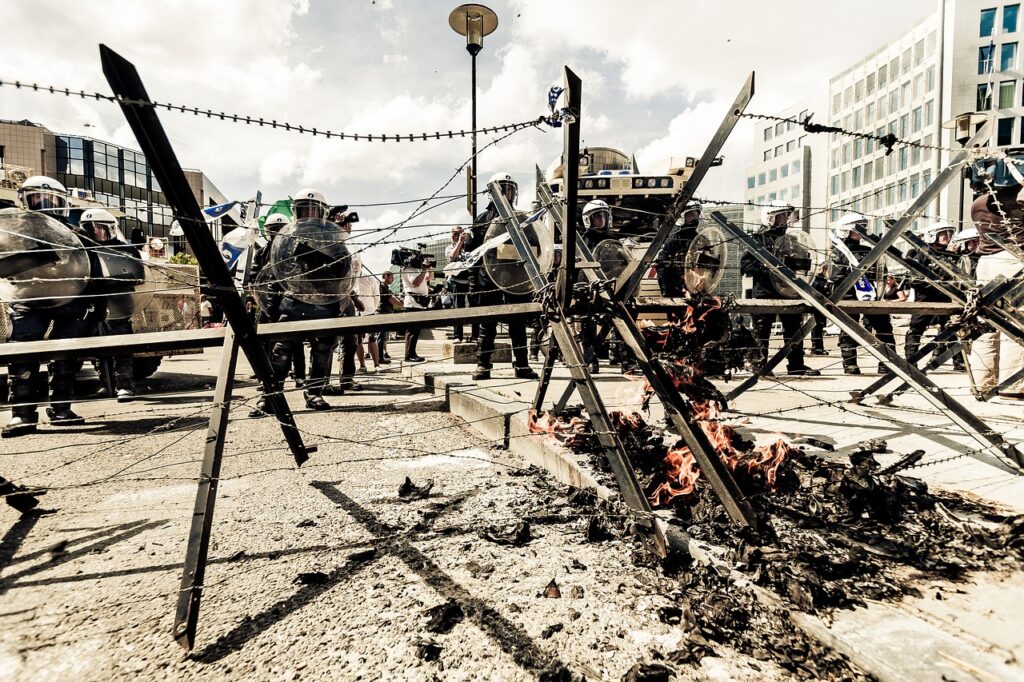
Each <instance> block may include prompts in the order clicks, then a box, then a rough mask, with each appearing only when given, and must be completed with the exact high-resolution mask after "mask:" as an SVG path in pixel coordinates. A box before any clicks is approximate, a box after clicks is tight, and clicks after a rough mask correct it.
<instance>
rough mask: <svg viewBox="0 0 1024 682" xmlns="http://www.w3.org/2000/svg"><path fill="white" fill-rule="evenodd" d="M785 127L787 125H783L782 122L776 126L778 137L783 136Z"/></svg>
mask: <svg viewBox="0 0 1024 682" xmlns="http://www.w3.org/2000/svg"><path fill="white" fill-rule="evenodd" d="M784 125H785V124H784V123H782V122H781V121H780V122H779V123H776V124H775V134H776V135H781V134H782V131H783V130H784V128H783V126H784Z"/></svg>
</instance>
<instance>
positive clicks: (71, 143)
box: [57, 135, 116, 175]
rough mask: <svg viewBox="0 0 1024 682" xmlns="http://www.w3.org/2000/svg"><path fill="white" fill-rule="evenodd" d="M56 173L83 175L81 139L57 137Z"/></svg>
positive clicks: (83, 149) (82, 146)
mask: <svg viewBox="0 0 1024 682" xmlns="http://www.w3.org/2000/svg"><path fill="white" fill-rule="evenodd" d="M115 168H116V166H115ZM57 172H58V173H64V174H67V175H85V145H84V140H82V138H80V137H67V136H65V135H58V136H57Z"/></svg>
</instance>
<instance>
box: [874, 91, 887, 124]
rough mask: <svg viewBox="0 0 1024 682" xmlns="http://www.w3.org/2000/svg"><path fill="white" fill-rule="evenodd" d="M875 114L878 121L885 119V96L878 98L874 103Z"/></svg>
mask: <svg viewBox="0 0 1024 682" xmlns="http://www.w3.org/2000/svg"><path fill="white" fill-rule="evenodd" d="M875 114H876V115H877V116H878V120H879V121H881V120H882V119H883V118H884V117H885V114H886V111H885V95H882V96H881V97H879V98H878V101H877V102H876V103H875Z"/></svg>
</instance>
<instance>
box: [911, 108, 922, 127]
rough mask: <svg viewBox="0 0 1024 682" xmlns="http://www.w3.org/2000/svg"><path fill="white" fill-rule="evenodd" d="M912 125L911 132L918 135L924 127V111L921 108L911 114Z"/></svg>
mask: <svg viewBox="0 0 1024 682" xmlns="http://www.w3.org/2000/svg"><path fill="white" fill-rule="evenodd" d="M911 118H912V119H913V121H912V123H911V128H910V132H912V133H918V132H920V131H921V126H922V125H924V110H923V109H922V108H921V107H917V108H916V109H914V111H912V112H911Z"/></svg>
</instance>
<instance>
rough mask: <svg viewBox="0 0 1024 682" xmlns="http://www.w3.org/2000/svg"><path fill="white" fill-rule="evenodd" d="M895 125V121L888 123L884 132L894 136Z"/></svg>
mask: <svg viewBox="0 0 1024 682" xmlns="http://www.w3.org/2000/svg"><path fill="white" fill-rule="evenodd" d="M896 125H897V124H896V121H889V125H888V126H886V132H888V133H889V134H890V135H895V134H896Z"/></svg>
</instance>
